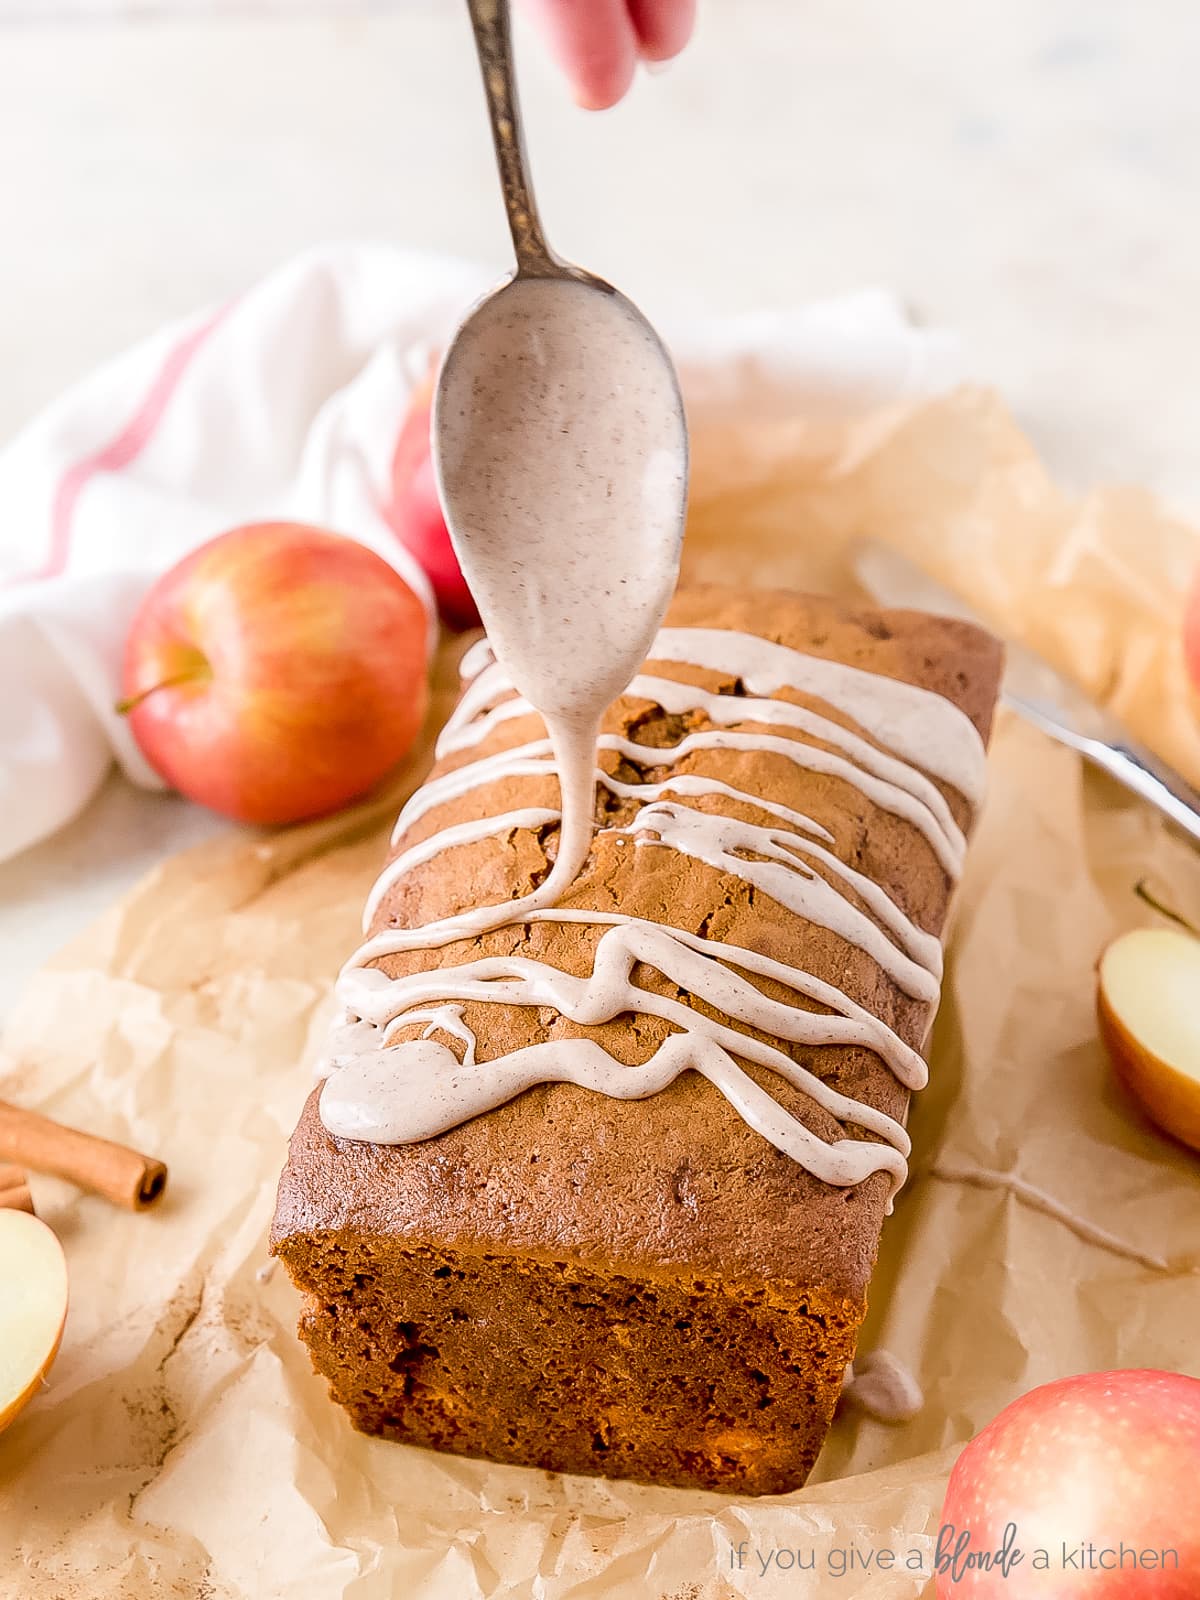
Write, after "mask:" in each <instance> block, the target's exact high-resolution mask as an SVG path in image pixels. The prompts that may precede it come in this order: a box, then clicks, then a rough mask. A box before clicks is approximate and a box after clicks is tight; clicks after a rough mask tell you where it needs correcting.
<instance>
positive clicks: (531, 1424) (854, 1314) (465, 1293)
mask: <svg viewBox="0 0 1200 1600" xmlns="http://www.w3.org/2000/svg"><path fill="white" fill-rule="evenodd" d="M280 1254H281V1255H282V1256H283V1258H284V1261H285V1263H286V1264H287V1267H288V1270H289V1271H290V1273H291V1275H292V1277H293V1278H294V1279H295V1281H296V1283H297V1284H298V1285H299V1286H300V1287H301V1288H302V1290H303V1291H304V1292H305V1295H306V1303H305V1307H304V1310H303V1313H302V1315H301V1319H300V1334H301V1337H302V1338H303V1339H304V1341H305V1342H306V1344H307V1345H308V1347H309V1351H310V1354H311V1356H312V1360H313V1365H314V1366H315V1368H316V1370H317V1371H318V1372H319V1373H320V1374H321V1375H322V1376H324V1377H325V1378H326V1379H327V1380H328V1382H329V1386H330V1390H331V1393H332V1396H333V1398H334V1399H335V1400H336V1401H337V1402H338V1403H339V1404H340V1405H342V1406H344V1407H345V1409H346V1410H347V1412H348V1413H349V1415H350V1418H351V1420H352V1421H353V1423H354V1425H355V1427H357V1428H359V1429H360V1430H361V1431H362V1432H364V1433H369V1434H378V1435H382V1436H383V1437H385V1438H389V1439H394V1440H399V1441H402V1442H404V1443H406V1444H413V1445H421V1446H425V1447H427V1448H430V1449H435V1450H444V1451H450V1452H453V1453H454V1454H457V1455H467V1456H478V1457H485V1458H488V1459H490V1460H494V1461H505V1462H511V1463H514V1464H518V1465H522V1466H532V1467H543V1468H548V1469H550V1470H553V1471H556V1472H571V1473H592V1474H605V1475H609V1476H619V1477H623V1478H633V1479H640V1480H642V1481H644V1482H652V1483H659V1484H670V1485H674V1486H677V1487H680V1488H688V1489H709V1490H719V1491H725V1492H729V1491H732V1490H736V1491H737V1492H739V1493H742V1494H783V1493H786V1492H788V1491H789V1490H792V1489H796V1488H798V1487H799V1486H800V1485H801V1484H802V1483H803V1482H804V1480H805V1479H806V1477H807V1476H808V1473H809V1471H810V1470H811V1468H812V1465H813V1462H814V1461H815V1460H816V1457H817V1453H818V1451H819V1450H820V1447H821V1442H822V1440H823V1438H824V1435H825V1431H826V1429H827V1427H828V1425H829V1421H830V1418H831V1417H832V1414H833V1410H834V1406H835V1405H836V1403H837V1397H838V1394H839V1392H840V1390H841V1384H842V1376H843V1374H844V1372H845V1369H846V1366H847V1364H848V1363H849V1361H850V1360H851V1358H852V1356H853V1353H854V1339H855V1332H856V1329H857V1326H858V1323H859V1321H860V1319H861V1316H862V1311H863V1308H862V1306H861V1305H856V1304H853V1303H850V1302H846V1303H842V1302H839V1301H837V1300H835V1299H833V1298H831V1297H828V1296H824V1295H821V1294H814V1292H813V1291H811V1290H808V1291H804V1292H801V1291H800V1290H799V1289H796V1288H794V1287H791V1286H788V1285H786V1284H783V1285H781V1284H765V1283H758V1284H752V1283H729V1282H718V1281H715V1280H708V1279H688V1278H686V1277H680V1278H673V1279H669V1280H660V1279H655V1280H653V1281H648V1280H639V1279H638V1278H634V1277H622V1276H618V1275H616V1274H614V1273H611V1272H607V1271H600V1270H595V1269H591V1268H588V1267H586V1266H583V1265H581V1264H580V1263H578V1262H568V1261H531V1260H528V1259H522V1258H513V1257H505V1256H499V1255H490V1256H489V1255H472V1254H468V1253H465V1252H458V1251H446V1250H440V1249H435V1248H432V1247H427V1248H420V1247H415V1246H411V1245H399V1244H396V1243H392V1242H383V1241H380V1240H379V1239H377V1238H370V1237H359V1238H355V1237H353V1236H352V1235H348V1234H344V1233H339V1234H336V1235H331V1234H324V1235H321V1234H318V1235H311V1236H297V1235H293V1236H291V1237H289V1238H287V1239H286V1240H284V1241H282V1243H281V1245H280ZM398 1285H402V1286H403V1292H402V1294H398V1293H397V1286H398Z"/></svg>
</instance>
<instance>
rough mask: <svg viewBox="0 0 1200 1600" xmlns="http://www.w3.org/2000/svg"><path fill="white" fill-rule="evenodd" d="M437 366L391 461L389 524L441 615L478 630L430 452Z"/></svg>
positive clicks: (417, 395) (420, 391) (454, 623)
mask: <svg viewBox="0 0 1200 1600" xmlns="http://www.w3.org/2000/svg"><path fill="white" fill-rule="evenodd" d="M435 370H436V365H435V363H431V364H430V369H429V373H428V374H427V376H426V377H425V379H424V380H423V382H422V383H421V384H420V386H419V387H418V388H417V389H416V390H415V391H414V392H413V397H412V400H411V402H410V404H409V408H408V413H407V415H406V416H405V418H404V424H403V426H402V427H401V429H400V437H399V438H398V439H397V440H396V453H395V455H394V456H393V457H392V502H391V505H390V506H388V507H386V508H385V510H386V515H387V519H388V521H389V522H390V523H391V525H392V527H393V528H394V529H395V531H396V534H397V536H398V538H399V540H400V542H401V544H402V545H404V547H405V548H406V549H407V550H408V551H409V552H410V553H411V554H412V555H413V556H415V557H416V559H417V560H418V561H419V562H420V563H421V566H422V567H423V568H424V570H425V573H426V575H427V577H428V578H429V581H430V583H431V584H432V585H433V592H434V594H435V595H436V596H437V603H438V610H439V611H440V612H441V614H442V617H443V619H444V621H445V622H446V623H447V624H448V625H449V626H450V627H451V628H477V627H478V626H479V611H478V609H477V608H476V605H475V601H474V600H473V599H472V597H471V591H470V590H469V589H468V588H467V584H466V579H465V578H464V577H463V575H462V572H461V570H460V568H459V565H458V557H457V556H456V555H455V554H454V547H453V545H452V544H451V543H450V535H449V533H448V532H447V530H446V519H445V517H444V516H443V515H442V504H441V501H440V500H439V499H438V492H437V480H436V479H435V477H434V473H433V458H432V456H431V455H430V446H429V416H430V409H431V407H432V405H433V384H434V373H435Z"/></svg>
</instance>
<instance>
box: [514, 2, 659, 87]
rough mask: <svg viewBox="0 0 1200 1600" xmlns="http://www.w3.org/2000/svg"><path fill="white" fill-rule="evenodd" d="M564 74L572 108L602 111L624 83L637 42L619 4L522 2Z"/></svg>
mask: <svg viewBox="0 0 1200 1600" xmlns="http://www.w3.org/2000/svg"><path fill="white" fill-rule="evenodd" d="M525 5H526V9H527V10H528V11H529V12H530V13H531V15H532V16H533V18H534V20H535V22H536V23H537V24H538V25H539V26H540V27H541V29H542V31H543V32H544V34H545V36H546V39H547V42H548V44H549V46H550V49H551V52H552V54H553V55H554V56H556V57H557V59H558V61H559V64H560V65H561V66H562V68H563V70H564V72H565V73H566V75H567V80H568V82H569V84H570V86H571V93H572V96H573V98H574V100H575V103H576V105H578V106H581V107H583V109H584V110H586V111H606V110H608V108H609V107H610V106H614V105H616V103H617V101H618V100H620V99H621V98H622V97H623V96H624V94H625V92H626V90H627V89H628V88H629V86H630V84H631V83H632V82H633V77H634V73H635V72H636V70H637V62H638V37H637V34H636V33H635V32H634V27H633V22H632V20H631V19H630V15H629V12H628V10H627V8H626V4H625V0H525Z"/></svg>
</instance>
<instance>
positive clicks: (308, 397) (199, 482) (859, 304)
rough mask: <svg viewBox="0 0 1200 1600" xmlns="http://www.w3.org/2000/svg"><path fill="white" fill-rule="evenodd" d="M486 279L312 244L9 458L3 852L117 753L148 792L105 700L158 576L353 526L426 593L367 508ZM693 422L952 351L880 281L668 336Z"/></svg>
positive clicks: (827, 395) (1, 498)
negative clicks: (279, 523)
mask: <svg viewBox="0 0 1200 1600" xmlns="http://www.w3.org/2000/svg"><path fill="white" fill-rule="evenodd" d="M496 276H497V274H496V273H494V272H492V273H489V272H488V271H487V270H485V269H483V268H481V267H479V266H477V265H472V264H470V263H466V262H463V261H458V260H452V259H448V258H445V257H437V256H432V255H428V254H424V253H416V252H411V251H402V250H397V249H393V248H389V247H386V246H380V245H369V244H368V245H339V246H330V247H327V248H322V249H320V250H314V251H312V252H309V253H307V254H305V255H303V256H301V257H300V258H298V259H297V260H295V261H293V262H291V263H290V264H289V265H287V266H285V267H283V268H282V269H280V270H279V271H278V272H275V273H273V274H272V275H271V276H270V277H268V278H266V279H264V280H263V281H262V282H261V283H259V284H258V285H257V286H255V287H254V288H252V289H251V290H249V291H248V292H247V293H245V294H243V295H241V296H240V297H239V298H238V299H236V300H234V301H233V302H231V303H230V304H228V305H224V306H220V307H217V308H216V309H209V310H206V311H204V312H202V313H200V314H198V315H197V316H195V317H192V318H189V319H187V320H186V321H185V322H183V323H180V324H177V325H175V326H173V327H171V328H168V329H164V330H163V331H162V332H160V333H158V334H156V335H155V336H154V337H152V338H150V339H147V340H146V341H145V342H144V343H142V344H140V345H138V346H137V347H136V348H135V349H133V350H131V351H129V352H128V353H127V354H125V355H123V356H121V357H119V358H118V359H117V360H115V361H113V362H111V363H109V364H108V365H107V366H105V367H103V368H101V370H100V371H98V372H96V373H94V374H93V375H92V376H91V377H89V378H87V379H86V380H85V381H84V382H83V383H81V384H79V385H78V386H77V387H76V388H74V389H72V390H71V391H70V392H69V393H68V394H66V395H64V396H63V397H62V398H61V399H60V400H58V401H57V402H56V403H55V404H54V405H52V406H51V407H50V408H49V409H48V410H47V411H45V412H44V413H43V414H42V415H41V416H40V417H38V418H37V419H35V420H34V421H33V422H32V423H30V424H29V426H28V427H27V428H25V429H24V430H23V432H21V433H20V434H19V435H18V436H17V437H16V438H15V439H14V440H13V441H12V442H11V443H10V444H9V445H8V446H7V448H5V449H4V450H3V451H2V452H0V859H4V858H6V857H8V856H10V855H13V854H15V853H16V852H17V851H19V850H22V849H24V848H25V847H26V846H28V845H30V844H32V843H34V842H35V841H36V840H37V839H39V838H42V837H44V836H45V835H46V834H48V833H51V832H53V830H54V829H56V828H58V827H61V826H62V824H63V823H65V822H67V821H69V820H70V818H71V817H73V816H74V815H76V813H77V812H79V811H80V810H81V809H82V808H83V806H85V805H86V804H87V802H88V800H89V799H90V798H91V796H92V795H93V794H94V793H95V791H96V789H97V788H98V787H99V785H100V783H101V782H102V781H103V779H104V776H105V774H106V772H107V771H108V768H109V766H110V765H111V763H112V761H113V760H114V758H115V759H116V760H118V761H119V762H120V763H121V765H122V767H123V768H124V769H125V772H126V773H127V774H128V776H129V777H130V778H131V779H132V780H133V781H134V782H135V783H140V784H145V785H154V784H156V783H157V781H158V780H157V779H156V778H155V776H154V774H153V773H152V772H151V771H150V769H149V768H148V767H147V765H146V763H145V762H144V760H143V759H142V757H141V756H140V754H139V752H138V750H137V748H136V746H135V745H134V743H133V741H132V739H131V738H130V735H129V732H128V728H127V726H126V724H125V723H124V721H123V720H122V719H121V718H120V717H119V716H117V715H116V713H115V712H114V710H113V705H114V703H115V701H116V700H117V698H118V695H119V673H120V659H121V649H122V645H123V642H124V637H125V632H126V629H127V627H128V625H129V621H130V619H131V617H132V615H133V612H134V610H135V608H136V606H137V603H138V601H139V599H140V597H141V595H142V594H143V593H144V591H145V589H146V587H147V585H148V584H149V583H150V582H151V581H152V580H153V578H154V576H155V575H156V574H157V573H159V572H162V571H164V570H165V569H166V568H168V567H170V566H171V565H173V564H174V563H175V562H176V561H178V560H179V559H180V558H181V557H182V556H183V555H185V554H186V553H187V551H188V550H190V549H192V548H193V547H194V546H195V545H197V544H199V543H201V542H202V541H203V540H205V539H208V538H211V537H212V536H214V535H215V534H218V533H221V532H223V531H224V530H225V529H227V528H231V527H234V526H236V525H237V524H239V523H243V522H253V521H259V520H264V519H268V518H269V519H287V520H297V521H304V522H313V523H317V524H319V525H321V526H323V527H328V528H332V529H334V530H336V531H337V532H339V533H344V534H348V535H351V536H352V537H354V538H356V539H360V540H362V541H363V543H365V544H368V545H370V546H371V547H372V548H373V549H375V550H376V551H378V552H379V554H381V555H382V556H384V557H385V558H386V559H387V560H389V561H391V562H392V563H393V565H395V566H396V567H397V568H398V569H399V571H400V572H401V573H403V575H404V576H405V577H406V578H407V579H408V580H409V581H410V582H411V583H412V584H413V585H414V587H415V588H417V589H418V591H419V592H420V593H421V594H422V596H423V597H424V598H425V599H426V601H427V602H428V601H429V589H428V585H427V584H426V583H425V580H424V577H423V575H422V574H421V573H420V571H419V570H418V569H417V568H416V567H415V565H414V563H413V562H412V560H411V558H410V557H409V556H408V554H407V552H406V551H405V550H404V549H403V548H402V547H401V546H400V545H399V543H398V542H397V540H396V538H395V536H394V534H393V533H392V531H391V529H390V527H389V526H388V524H387V522H386V520H385V518H384V517H383V515H382V514H381V507H382V506H383V505H384V504H385V503H386V498H387V496H388V495H389V492H390V480H391V462H392V455H393V451H394V449H395V443H396V436H397V433H398V430H399V427H400V424H401V422H402V420H403V416H404V412H405V409H406V405H407V401H408V396H409V394H410V392H411V389H412V387H413V385H414V383H415V382H416V381H417V380H418V378H419V376H420V374H421V373H423V371H424V370H425V367H426V364H427V361H428V358H429V353H430V352H431V351H432V350H434V349H436V348H438V347H439V346H440V345H441V344H442V343H444V341H445V339H446V337H447V335H448V334H449V332H450V331H451V330H452V328H453V326H454V324H455V322H456V321H457V319H458V317H459V316H460V315H461V313H462V311H463V310H464V309H465V307H466V306H467V305H468V304H469V302H470V301H471V300H472V299H473V298H474V297H475V296H476V295H478V294H479V293H481V292H482V291H483V290H484V289H485V288H486V287H487V286H488V284H489V282H490V281H492V280H494V279H495V277H496ZM645 309H646V311H647V312H648V313H649V315H650V316H651V318H652V320H655V321H657V322H659V324H660V326H662V327H663V329H664V331H665V332H666V334H667V337H668V342H669V343H671V345H672V347H673V348H674V350H675V353H676V355H677V358H678V359H679V362H680V368H681V375H682V379H683V387H684V392H685V395H686V396H687V401H688V406H689V411H690V412H691V413H692V415H693V416H694V417H696V416H699V415H700V414H701V413H704V414H705V415H710V414H712V413H714V412H715V413H721V412H728V411H736V410H737V409H738V408H739V406H740V405H742V404H743V403H744V401H745V397H746V396H748V395H750V394H753V395H754V396H755V401H754V403H755V406H756V408H759V409H761V408H762V407H764V406H766V407H768V408H770V409H774V408H776V407H777V408H778V409H779V411H781V412H786V411H791V412H793V413H794V411H795V410H796V408H797V407H798V406H811V407H813V408H814V410H816V409H822V410H824V411H829V410H834V411H836V412H838V413H839V414H841V415H844V414H845V413H846V412H847V410H849V411H851V412H853V411H857V410H860V409H866V408H869V407H875V406H878V405H880V404H887V403H891V402H894V401H899V400H904V399H907V398H914V397H916V396H919V395H922V394H928V393H933V392H936V391H938V390H941V389H944V388H946V387H947V386H949V385H951V384H952V383H954V382H956V381H958V379H959V377H960V375H961V374H960V366H961V363H960V360H959V356H958V352H957V347H956V344H955V341H954V340H953V339H952V338H950V337H949V336H948V335H946V334H944V333H940V332H936V331H928V330H920V329H916V328H914V327H913V326H912V325H911V324H910V323H909V321H908V319H907V318H906V316H905V315H904V312H903V310H902V309H901V307H900V305H899V304H898V302H897V301H896V300H895V298H894V297H893V296H891V295H889V294H886V293H884V292H882V291H877V290H871V291H865V292H863V293H859V294H855V295H851V296H847V297H844V298H842V299H839V300H836V301H830V302H827V303H825V304H821V305H814V306H809V307H806V308H803V309H802V310H799V311H797V312H794V313H789V314H777V313H770V314H763V315H754V316H747V317H739V318H734V319H729V320H726V321H724V322H720V323H714V324H710V325H708V326H706V327H698V328H695V327H694V328H690V329H687V328H684V329H672V327H671V325H670V317H669V314H668V315H661V314H660V308H656V307H654V306H653V305H647V306H646V307H645Z"/></svg>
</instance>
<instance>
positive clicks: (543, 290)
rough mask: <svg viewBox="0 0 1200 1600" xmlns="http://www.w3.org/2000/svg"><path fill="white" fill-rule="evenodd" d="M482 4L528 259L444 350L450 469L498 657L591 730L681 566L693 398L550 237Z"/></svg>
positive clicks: (506, 159)
mask: <svg viewBox="0 0 1200 1600" xmlns="http://www.w3.org/2000/svg"><path fill="white" fill-rule="evenodd" d="M468 9H469V12H470V17H471V24H472V27H473V28H474V33H475V44H476V49H477V51H478V54H479V63H480V68H481V71H482V74H483V82H484V88H485V90H486V92H487V103H488V111H489V114H490V117H491V126H492V137H493V141H494V144H495V150H496V162H497V166H498V168H499V172H500V181H501V188H502V191H503V195H504V204H505V209H506V211H507V215H508V225H509V230H510V232H511V234H512V241H513V248H514V250H515V252H516V258H517V265H516V270H515V272H514V273H513V274H512V275H511V276H510V277H508V278H507V279H505V281H504V282H503V283H501V284H500V285H499V287H498V288H496V289H494V290H492V291H491V292H490V293H489V294H487V295H485V296H484V297H483V299H481V300H480V301H479V302H478V303H477V304H476V305H475V306H474V307H472V309H471V310H470V311H469V312H468V314H467V316H466V318H465V320H464V321H463V323H462V324H461V326H460V327H459V329H458V331H457V333H456V334H455V336H454V339H453V340H452V341H451V344H450V346H449V348H448V349H447V351H446V354H445V356H444V358H443V361H442V368H441V372H440V374H439V378H438V382H437V387H436V390H435V395H434V406H433V461H434V469H435V472H436V474H437V478H438V484H439V488H440V491H441V496H442V504H443V507H444V509H445V512H446V520H447V524H448V526H449V529H450V535H451V540H452V542H453V544H454V547H455V551H456V553H457V555H458V558H459V562H460V564H461V566H462V569H463V572H464V575H465V576H466V579H467V582H468V584H469V585H470V588H471V591H472V593H473V594H474V596H475V599H476V602H477V604H478V606H479V610H480V614H481V616H482V617H483V621H484V625H485V626H486V628H487V630H488V634H489V637H490V638H491V640H492V643H493V646H494V648H495V650H496V653H497V655H498V656H499V657H500V659H501V661H502V662H503V663H504V664H505V666H506V667H507V668H508V671H509V674H510V676H511V677H512V678H513V680H514V681H515V683H516V685H517V688H518V689H519V690H520V691H521V692H522V694H524V695H525V696H526V698H527V699H529V700H530V701H531V702H532V703H533V705H534V706H535V707H536V708H537V709H538V710H539V711H540V712H542V713H543V715H544V716H545V717H546V718H547V721H548V722H550V721H551V719H555V720H556V721H557V722H558V723H559V724H560V725H561V724H563V723H565V722H574V723H575V724H576V725H577V726H578V727H579V729H580V730H582V728H583V725H584V723H585V721H586V722H589V723H590V722H591V721H593V720H598V718H599V715H600V713H601V712H602V711H603V709H604V708H605V706H606V705H607V704H608V703H609V702H610V701H611V700H612V699H614V698H615V697H616V696H617V695H619V694H620V693H621V691H622V690H623V689H624V688H625V686H626V685H627V684H628V683H629V681H630V679H631V678H632V677H633V676H634V674H635V673H636V672H637V671H639V670H640V668H641V665H642V662H643V660H644V659H645V657H646V655H647V653H648V651H649V647H650V645H651V643H652V642H653V638H654V635H655V633H656V632H657V630H658V627H659V626H660V624H661V621H662V617H663V614H664V612H665V610H666V607H667V604H668V602H669V600H670V598H671V594H672V593H673V590H674V586H675V580H676V578H677V577H678V570H679V553H680V546H681V544H682V539H683V524H684V514H685V509H686V499H687V428H686V423H685V420H684V413H683V401H682V398H681V396H680V392H679V383H678V379H677V378H676V375H675V369H674V367H673V366H672V364H671V359H670V357H669V356H668V354H667V352H666V350H665V348H664V347H663V344H662V341H661V340H660V339H659V337H658V335H657V334H656V333H655V331H654V329H653V328H652V327H651V326H650V324H649V323H648V322H647V321H646V319H645V317H644V316H642V314H641V312H640V311H638V310H637V308H636V307H635V306H634V305H633V304H632V302H631V301H629V300H628V299H626V297H625V296H624V295H621V294H619V293H618V292H617V290H616V289H614V288H613V287H612V285H611V284H609V283H606V282H605V281H604V280H603V279H602V278H598V277H595V276H594V275H593V274H591V273H589V272H585V271H584V270H583V269H582V268H580V267H577V266H574V265H572V264H570V263H568V262H565V261H563V260H561V259H560V257H559V256H557V255H556V254H555V252H554V251H553V250H552V249H551V248H550V246H549V245H548V244H547V243H546V239H545V236H544V234H543V232H542V226H541V222H540V220H539V218H538V212H537V205H536V203H535V201H534V197H533V190H532V188H531V185H530V181H529V174H528V171H527V169H526V163H525V150H524V140H523V137H522V130H521V115H520V110H519V108H518V104H517V93H516V86H515V83H514V78H513V59H512V42H511V34H510V28H509V14H508V5H507V0H468Z"/></svg>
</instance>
